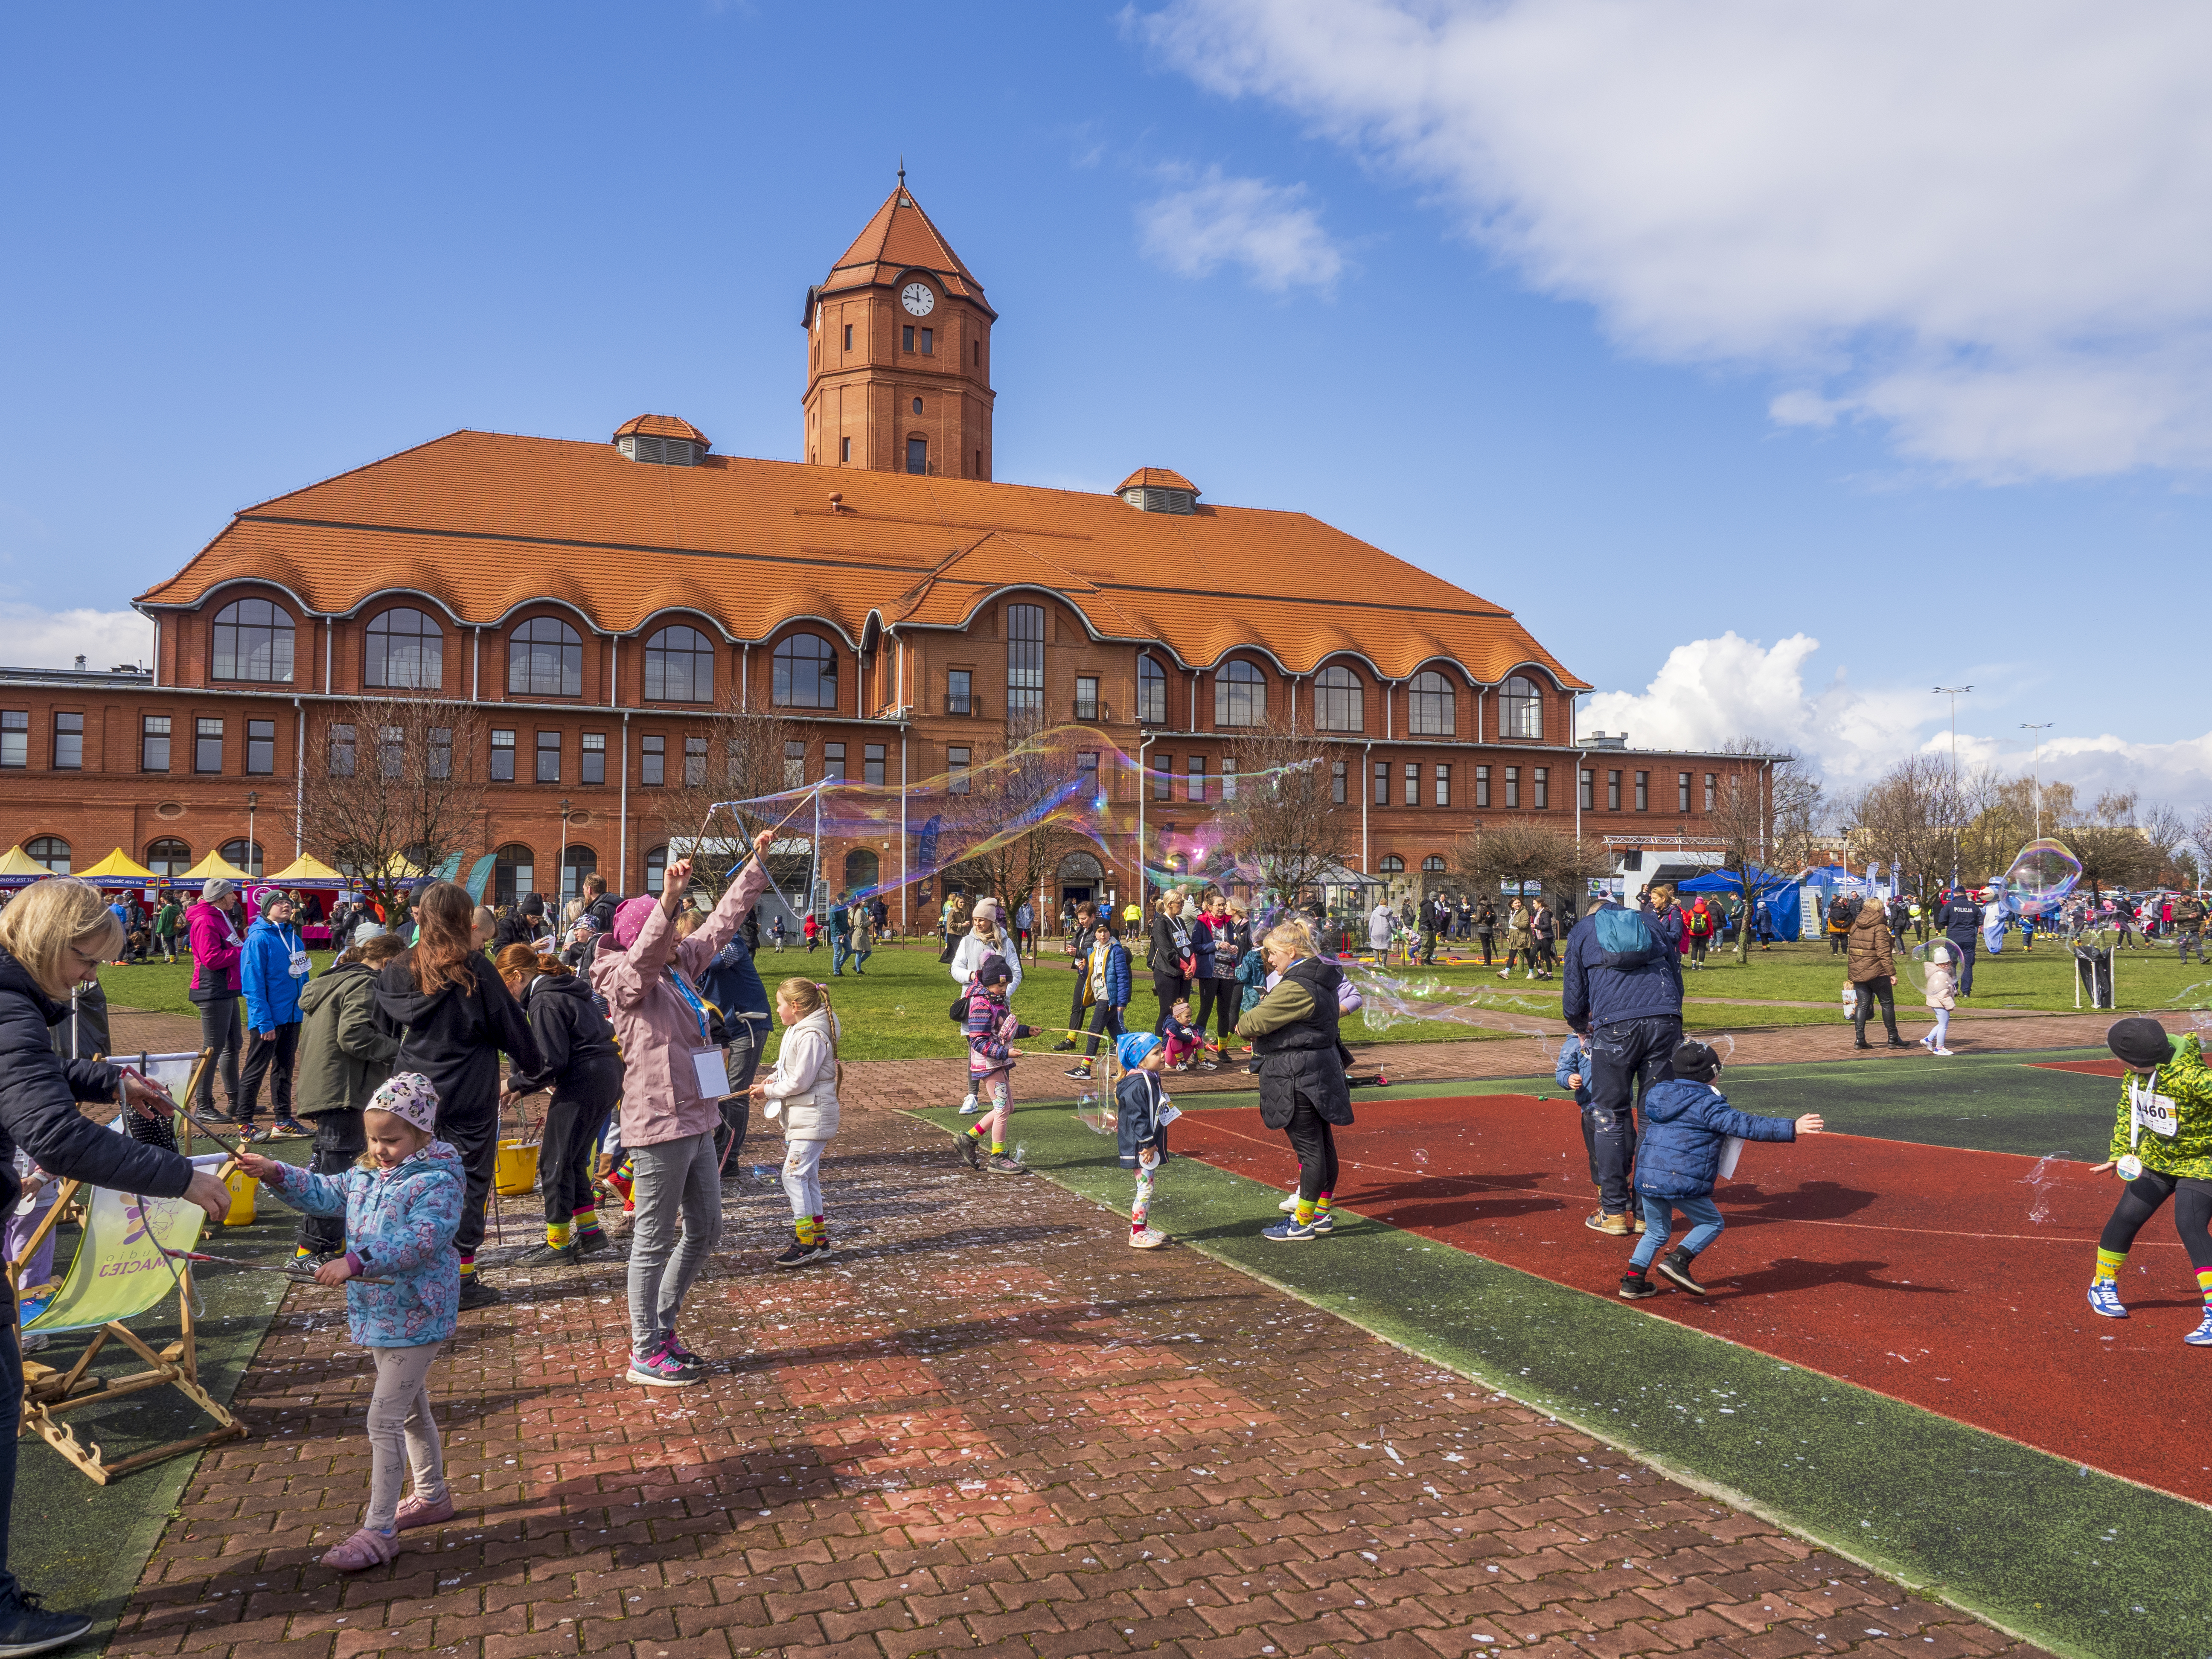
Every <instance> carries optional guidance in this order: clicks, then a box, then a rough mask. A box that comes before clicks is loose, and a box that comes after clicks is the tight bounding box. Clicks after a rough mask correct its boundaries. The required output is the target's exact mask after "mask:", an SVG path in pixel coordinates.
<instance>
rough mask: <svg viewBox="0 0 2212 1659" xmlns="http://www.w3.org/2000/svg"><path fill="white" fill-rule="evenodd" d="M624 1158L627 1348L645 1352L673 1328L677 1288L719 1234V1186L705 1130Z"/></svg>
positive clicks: (703, 1261) (687, 1282) (680, 1293)
mask: <svg viewBox="0 0 2212 1659" xmlns="http://www.w3.org/2000/svg"><path fill="white" fill-rule="evenodd" d="M629 1156H630V1168H631V1169H632V1170H634V1171H635V1174H636V1182H635V1186H634V1187H633V1188H631V1196H632V1197H633V1198H634V1199H635V1200H636V1204H637V1217H636V1219H635V1222H634V1223H633V1224H632V1225H631V1228H630V1235H629V1340H630V1351H631V1352H633V1353H635V1354H639V1355H650V1354H652V1353H653V1352H656V1351H657V1350H658V1349H659V1346H660V1345H661V1344H662V1343H664V1342H665V1341H666V1340H668V1339H669V1338H670V1337H671V1336H673V1335H675V1334H676V1315H677V1312H678V1310H679V1309H681V1308H682V1307H683V1305H684V1292H685V1291H689V1290H690V1288H691V1281H692V1280H693V1279H696V1278H698V1276H699V1273H700V1270H701V1269H702V1268H703V1267H705V1266H706V1265H707V1256H708V1252H710V1251H711V1250H713V1249H714V1246H715V1245H716V1244H717V1243H720V1240H721V1237H722V1186H721V1179H720V1173H719V1172H718V1170H716V1168H715V1159H714V1135H713V1134H712V1133H707V1134H698V1135H686V1136H685V1137H684V1139H681V1140H663V1141H658V1142H656V1143H654V1144H653V1146H633V1147H631V1148H630V1149H629ZM679 1214H680V1215H681V1216H682V1217H683V1220H684V1228H683V1232H684V1239H683V1243H681V1244H679V1243H677V1237H676V1234H677V1226H676V1222H677V1218H678V1215H679Z"/></svg>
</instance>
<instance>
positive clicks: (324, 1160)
mask: <svg viewBox="0 0 2212 1659" xmlns="http://www.w3.org/2000/svg"><path fill="white" fill-rule="evenodd" d="M314 1123H315V1141H314V1155H313V1157H312V1158H309V1159H308V1160H307V1168H308V1169H310V1170H313V1172H314V1173H315V1174H317V1175H325V1176H334V1175H343V1174H344V1173H345V1172H346V1171H347V1170H350V1169H351V1168H353V1166H354V1164H356V1162H357V1161H358V1160H359V1158H360V1157H361V1155H362V1153H363V1152H367V1151H368V1130H367V1129H366V1128H365V1127H362V1115H361V1113H360V1112H358V1111H356V1110H347V1109H339V1110H337V1111H335V1112H319V1113H317V1114H316V1115H315V1119H314ZM300 1248H301V1249H303V1250H306V1251H308V1252H309V1253H311V1254H312V1255H337V1253H338V1252H339V1251H341V1250H343V1249H345V1218H344V1217H343V1216H342V1215H303V1216H301V1218H300Z"/></svg>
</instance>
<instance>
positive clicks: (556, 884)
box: [553, 800, 568, 933]
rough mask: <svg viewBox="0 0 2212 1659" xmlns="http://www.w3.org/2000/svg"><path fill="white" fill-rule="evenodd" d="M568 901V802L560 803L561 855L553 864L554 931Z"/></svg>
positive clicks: (556, 930)
mask: <svg viewBox="0 0 2212 1659" xmlns="http://www.w3.org/2000/svg"><path fill="white" fill-rule="evenodd" d="M567 903H568V802H567V801H565V800H564V801H562V803H561V857H560V860H559V861H558V862H556V864H555V865H554V866H553V921H554V931H555V932H556V933H558V932H559V931H560V922H561V920H562V907H563V906H565V905H566V904H567Z"/></svg>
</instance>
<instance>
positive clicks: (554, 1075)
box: [499, 945, 623, 1267]
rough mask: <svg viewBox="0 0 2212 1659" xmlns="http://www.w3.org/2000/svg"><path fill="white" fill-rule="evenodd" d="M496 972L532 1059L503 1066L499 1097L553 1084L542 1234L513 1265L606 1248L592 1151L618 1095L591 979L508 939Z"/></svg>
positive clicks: (609, 1032) (576, 1257) (616, 1064)
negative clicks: (533, 1050)
mask: <svg viewBox="0 0 2212 1659" xmlns="http://www.w3.org/2000/svg"><path fill="white" fill-rule="evenodd" d="M499 973H500V977H501V980H503V981H505V982H506V984H507V989H508V990H510V991H512V992H513V994H515V996H516V997H517V998H518V999H519V1000H520V1001H521V1004H522V1012H523V1013H524V1015H525V1016H526V1018H528V1019H529V1021H530V1035H531V1036H532V1037H533V1038H535V1039H536V1040H537V1043H538V1060H539V1062H540V1063H539V1065H538V1067H537V1069H535V1070H534V1071H533V1070H529V1069H526V1067H524V1066H520V1065H517V1066H511V1067H509V1068H508V1071H507V1096H506V1097H507V1099H510V1100H513V1099H515V1098H518V1097H520V1096H523V1095H530V1094H536V1093H537V1092H538V1091H540V1090H542V1089H550V1090H551V1091H553V1098H552V1100H551V1101H550V1103H548V1104H547V1106H546V1108H545V1130H544V1134H543V1135H542V1136H541V1137H540V1138H539V1146H538V1190H539V1191H540V1192H541V1193H542V1194H544V1198H545V1242H544V1243H543V1244H541V1245H538V1246H536V1247H534V1248H533V1249H528V1250H526V1251H524V1252H523V1253H522V1255H520V1256H519V1257H517V1258H516V1265H517V1266H518V1267H544V1266H550V1265H552V1264H555V1263H559V1262H568V1261H580V1260H581V1259H582V1258H583V1257H584V1256H586V1255H590V1254H592V1252H594V1251H598V1250H604V1249H606V1248H607V1236H606V1234H605V1233H604V1232H603V1231H600V1228H599V1212H598V1210H597V1209H596V1208H595V1207H594V1206H593V1205H592V1151H593V1149H594V1148H596V1147H597V1146H599V1137H600V1136H601V1135H602V1134H604V1133H606V1127H607V1116H608V1114H609V1113H611V1112H612V1111H613V1110H614V1108H615V1103H616V1102H617V1101H618V1100H620V1099H621V1098H622V1081H623V1063H622V1055H621V1054H619V1053H617V1051H616V1048H615V1028H614V1027H613V1026H612V1025H611V1024H609V1023H608V1021H607V1017H606V1016H605V1014H603V1013H601V1012H599V1005H598V1004H596V1003H595V1002H593V1001H592V990H591V987H589V986H588V985H586V984H585V983H584V981H582V980H580V979H579V978H577V977H576V975H574V974H573V973H571V972H570V971H569V970H568V964H567V963H563V962H562V960H561V958H560V957H556V956H540V955H538V952H537V951H533V950H532V949H531V947H530V946H529V945H508V946H507V949H505V950H504V951H501V952H500V953H499Z"/></svg>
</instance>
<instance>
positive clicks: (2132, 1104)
mask: <svg viewBox="0 0 2212 1659" xmlns="http://www.w3.org/2000/svg"><path fill="white" fill-rule="evenodd" d="M2128 1109H2129V1112H2130V1115H2131V1116H2132V1117H2133V1118H2134V1120H2135V1122H2136V1127H2139V1128H2143V1129H2148V1130H2149V1131H2150V1132H2151V1133H2153V1134H2154V1135H2162V1136H2164V1137H2165V1138H2166V1139H2168V1140H2171V1139H2173V1138H2174V1136H2175V1135H2177V1134H2179V1133H2180V1132H2181V1120H2180V1115H2179V1113H2178V1112H2176V1111H2175V1109H2174V1105H2173V1102H2172V1098H2171V1097H2167V1096H2166V1095H2162V1094H2160V1093H2159V1092H2158V1091H2157V1090H2155V1089H2154V1088H2152V1087H2151V1086H2149V1085H2147V1084H2144V1083H2142V1082H2141V1081H2139V1080H2136V1079H2130V1080H2129V1083H2128Z"/></svg>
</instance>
